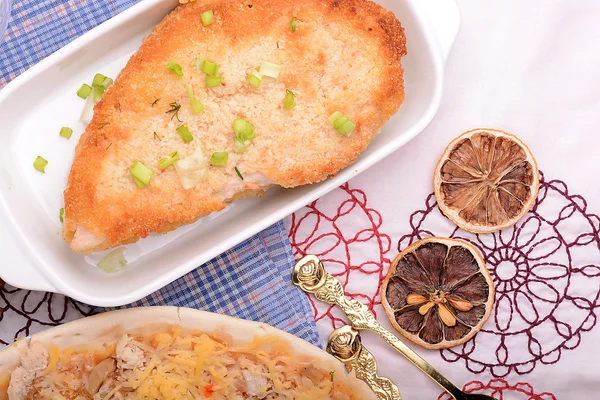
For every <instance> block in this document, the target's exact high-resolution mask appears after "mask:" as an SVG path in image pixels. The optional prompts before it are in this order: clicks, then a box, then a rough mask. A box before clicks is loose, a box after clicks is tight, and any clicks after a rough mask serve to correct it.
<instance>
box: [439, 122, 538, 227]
mask: <svg viewBox="0 0 600 400" xmlns="http://www.w3.org/2000/svg"><path fill="white" fill-rule="evenodd" d="M539 183H540V173H539V171H538V168H537V163H536V161H535V158H534V157H533V155H532V154H531V151H529V148H527V146H526V145H525V143H523V142H522V141H521V139H519V138H518V137H516V136H514V135H511V134H509V133H506V132H502V131H498V130H494V129H475V130H472V131H469V132H465V133H463V134H462V135H460V136H459V137H457V138H456V139H454V140H453V141H452V142H451V143H450V144H449V145H448V147H446V151H444V154H443V155H442V157H441V158H440V161H439V162H438V164H437V167H436V169H435V175H434V177H433V188H434V191H435V197H436V199H437V202H438V205H439V207H440V210H441V211H442V212H443V213H444V214H445V215H446V216H447V217H448V218H450V220H451V221H452V222H454V223H455V224H456V225H458V226H459V227H461V228H463V229H465V230H467V231H469V232H473V233H490V232H496V231H499V230H501V229H504V228H508V227H509V226H512V225H514V224H515V223H516V222H517V221H518V220H519V219H521V218H522V217H523V216H524V215H525V214H526V213H527V211H529V209H530V208H531V207H532V206H533V205H534V203H535V199H536V197H537V193H538V189H539Z"/></svg>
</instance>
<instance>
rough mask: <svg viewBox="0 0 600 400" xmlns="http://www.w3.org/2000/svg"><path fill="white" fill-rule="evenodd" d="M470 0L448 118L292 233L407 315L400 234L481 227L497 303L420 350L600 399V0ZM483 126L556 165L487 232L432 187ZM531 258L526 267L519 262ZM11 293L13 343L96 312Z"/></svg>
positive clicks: (337, 318)
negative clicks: (389, 276)
mask: <svg viewBox="0 0 600 400" xmlns="http://www.w3.org/2000/svg"><path fill="white" fill-rule="evenodd" d="M458 2H459V6H460V10H461V14H462V28H461V31H460V33H459V36H458V39H457V41H456V45H455V47H454V49H453V50H452V52H451V54H450V57H449V60H448V65H447V72H446V86H445V90H444V96H443V100H442V105H441V108H440V110H439V112H438V115H437V117H436V118H435V120H434V121H433V122H432V124H431V125H430V126H429V127H428V128H427V129H426V130H425V131H424V132H423V133H422V134H421V135H420V136H418V137H417V138H416V139H415V140H413V141H412V142H411V143H409V144H407V145H406V146H405V147H403V148H402V149H400V150H399V151H397V152H396V153H394V154H393V155H392V156H390V157H389V158H388V159H386V160H384V161H383V162H381V163H379V164H378V165H376V166H374V167H373V168H371V169H370V170H368V171H367V172H365V173H363V174H362V175H360V176H358V177H357V178H355V179H353V180H352V181H351V182H349V184H347V185H345V186H343V187H342V188H340V189H338V190H336V191H334V192H332V193H331V194H329V195H327V196H325V197H324V198H322V199H320V200H319V201H317V202H316V203H314V204H312V205H310V206H309V207H307V208H305V209H303V210H300V211H299V212H297V213H296V214H295V215H294V216H293V217H291V218H289V219H288V221H287V223H288V226H289V227H290V228H291V235H290V237H291V240H292V244H293V246H294V249H295V251H296V252H297V254H299V255H300V254H304V253H313V254H315V253H316V254H318V255H320V256H321V258H322V259H324V260H327V261H326V264H327V268H328V270H329V271H330V272H334V273H336V274H339V277H340V279H342V280H343V281H344V282H346V283H347V286H346V291H347V292H348V294H350V295H353V296H354V297H355V298H357V299H359V300H361V301H363V302H364V303H366V304H369V305H371V306H374V310H375V311H376V312H377V315H378V317H379V319H380V321H381V322H382V323H383V324H384V325H385V326H386V327H388V328H390V329H391V327H390V325H389V323H388V321H387V318H386V316H385V313H384V312H383V310H382V308H381V306H380V299H379V281H380V279H381V278H382V277H383V276H384V275H385V273H386V272H387V268H388V266H389V263H390V260H391V259H393V258H394V257H395V255H396V254H397V253H398V247H400V248H404V247H406V245H407V244H408V243H410V242H412V241H415V240H417V239H418V238H420V237H424V236H428V235H429V234H431V233H433V234H437V235H446V236H449V235H452V236H454V237H462V238H465V239H468V240H471V241H472V242H473V243H475V244H476V245H477V246H478V247H479V248H480V249H481V251H482V253H483V254H484V256H485V257H486V260H487V263H488V266H489V267H490V269H492V270H493V271H492V275H493V277H494V278H495V280H496V284H497V288H498V290H497V295H496V303H495V309H494V314H493V315H492V317H491V318H490V320H489V321H488V323H487V324H486V325H485V327H484V330H483V331H482V332H480V333H479V334H478V335H477V336H476V337H475V339H474V340H472V341H470V342H469V343H468V344H467V345H465V346H460V347H458V348H455V349H451V350H447V351H442V352H439V351H426V350H423V349H420V348H418V347H416V346H413V348H415V350H417V351H418V352H419V353H420V354H422V355H423V357H424V358H425V359H427V360H428V361H429V362H430V363H431V364H433V365H434V366H435V367H436V368H438V369H439V370H440V371H441V372H442V373H443V374H444V375H446V376H447V377H448V378H449V379H450V380H452V381H453V382H454V383H455V384H456V385H457V386H463V385H464V384H467V389H468V390H476V391H481V392H485V393H488V394H493V395H494V396H495V397H496V398H498V399H504V400H512V399H515V400H521V399H522V400H525V399H531V400H542V399H543V400H549V399H561V400H563V399H564V400H574V399H577V400H584V399H596V398H597V397H598V395H597V393H598V392H600V367H598V365H597V360H598V359H599V358H600V326H597V325H599V324H598V323H597V314H598V312H599V310H600V300H599V296H600V237H599V231H600V219H599V218H598V217H597V216H596V215H598V214H600V184H598V176H597V171H598V167H597V166H596V160H597V153H598V151H599V150H600V132H599V131H598V120H599V118H600V24H599V23H598V21H600V2H598V1H594V0H577V1H567V0H562V1H552V2H549V1H544V0H536V1H533V0H530V1H527V2H523V1H518V0H510V1H508V0H503V1H492V0H486V1H482V0H458ZM409 45H410V43H409ZM409 51H419V49H417V48H411V47H409ZM476 127H493V128H498V129H503V130H506V131H508V132H511V133H514V134H516V135H518V136H520V137H521V138H522V139H523V140H524V141H525V142H526V143H527V144H528V145H529V147H530V148H531V150H532V151H533V153H534V155H535V156H536V158H537V160H538V163H539V166H540V169H541V170H542V171H543V174H544V181H543V183H542V188H541V190H540V195H539V199H540V200H539V203H538V205H537V207H536V208H535V209H534V212H532V213H531V214H529V215H528V216H527V217H526V218H525V219H524V220H523V221H522V222H521V223H520V224H519V225H518V226H517V229H516V230H515V229H509V230H507V231H505V232H503V233H502V234H496V235H484V236H480V237H476V236H474V235H470V234H467V233H465V232H463V231H460V230H456V228H455V227H454V226H453V225H452V224H451V223H450V222H449V221H447V220H445V219H444V218H443V217H441V215H440V213H439V211H438V210H437V208H436V207H435V199H434V198H432V197H431V196H430V194H431V192H432V186H431V178H432V174H433V170H434V167H435V165H436V162H437V160H438V158H439V156H440V154H441V153H442V151H443V149H444V148H445V146H446V144H447V143H448V142H450V140H451V139H453V138H454V137H455V136H457V135H458V134H460V133H462V132H463V131H466V130H469V129H472V128H476ZM594 214H595V215H594ZM519 256H520V257H521V258H519ZM516 264H519V265H520V266H521V268H524V269H525V271H526V274H525V275H524V276H525V278H518V279H517V277H514V276H513V275H511V274H512V273H511V270H513V269H514V266H515V265H516ZM513 272H514V271H513ZM0 292H1V293H0V294H1V296H3V297H5V298H4V299H3V300H2V303H4V304H5V303H9V304H10V305H11V307H12V308H9V309H6V310H5V312H4V313H0V320H1V323H0V341H5V342H9V341H11V340H12V337H13V336H14V334H15V332H16V331H17V330H19V328H27V329H28V331H30V332H35V331H38V330H40V329H43V328H44V327H45V326H46V325H49V324H55V323H56V322H64V321H67V320H70V319H73V318H78V317H80V316H81V315H82V313H83V314H85V313H87V312H88V310H87V309H82V310H80V311H77V310H76V309H75V307H74V306H73V304H72V303H71V302H69V301H66V300H65V299H64V298H63V297H62V296H58V295H50V294H43V293H28V292H24V291H19V292H16V294H15V293H10V292H9V291H6V290H4V291H0ZM25 296H27V297H25ZM7 300H8V301H7ZM315 315H316V318H317V320H318V326H319V329H320V331H321V334H322V337H323V338H327V336H328V335H329V333H330V332H331V330H332V327H333V326H336V327H337V326H341V325H342V324H344V323H345V322H344V320H343V318H342V317H341V315H340V314H339V313H337V312H335V311H332V310H330V309H328V308H324V307H322V306H321V305H317V310H316V311H315ZM363 342H364V344H365V345H366V346H367V347H368V348H369V350H371V351H372V352H373V353H374V354H375V355H376V357H377V359H378V360H379V363H380V374H382V375H384V376H387V377H390V378H391V379H393V380H394V381H395V382H396V383H397V384H398V386H399V387H400V390H401V393H402V395H403V397H404V398H405V399H436V398H437V397H438V395H440V393H441V390H440V389H439V388H438V387H436V386H435V385H434V384H433V383H432V382H431V381H429V380H428V379H427V378H426V377H425V376H424V375H422V374H421V373H419V372H418V371H417V370H416V369H415V368H414V367H412V366H411V365H410V364H409V363H408V362H407V361H406V360H404V359H403V358H402V357H400V356H399V355H397V354H395V353H393V352H392V351H391V350H390V349H389V348H387V347H386V346H385V345H384V344H383V343H382V342H381V341H380V340H379V339H378V338H376V337H374V336H373V335H371V334H369V333H364V334H363ZM440 398H443V397H440Z"/></svg>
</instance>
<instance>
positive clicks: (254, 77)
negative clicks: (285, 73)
mask: <svg viewBox="0 0 600 400" xmlns="http://www.w3.org/2000/svg"><path fill="white" fill-rule="evenodd" d="M247 80H248V83H249V84H251V85H252V86H254V87H255V88H259V87H260V84H261V83H262V80H263V74H261V73H260V72H258V71H256V70H254V69H253V70H252V72H251V73H250V75H248V78H247Z"/></svg>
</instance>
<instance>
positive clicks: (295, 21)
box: [290, 17, 298, 32]
mask: <svg viewBox="0 0 600 400" xmlns="http://www.w3.org/2000/svg"><path fill="white" fill-rule="evenodd" d="M290 29H291V30H292V32H296V30H297V29H298V18H296V17H294V18H292V20H291V21H290Z"/></svg>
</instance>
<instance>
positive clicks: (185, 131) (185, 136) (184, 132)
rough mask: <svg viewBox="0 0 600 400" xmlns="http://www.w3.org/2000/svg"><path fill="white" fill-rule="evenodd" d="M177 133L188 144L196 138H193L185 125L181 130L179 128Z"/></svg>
mask: <svg viewBox="0 0 600 400" xmlns="http://www.w3.org/2000/svg"><path fill="white" fill-rule="evenodd" d="M177 133H179V134H180V135H181V138H182V139H183V141H184V142H186V143H189V142H191V141H192V140H194V137H193V136H192V134H191V132H190V130H189V129H188V127H187V126H185V125H181V126H180V127H179V128H177Z"/></svg>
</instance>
